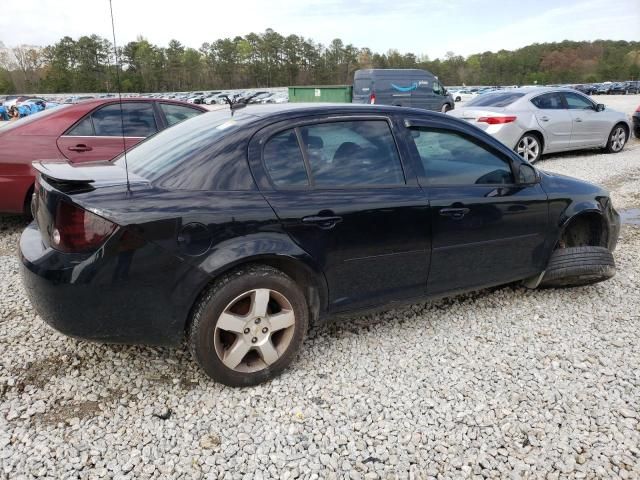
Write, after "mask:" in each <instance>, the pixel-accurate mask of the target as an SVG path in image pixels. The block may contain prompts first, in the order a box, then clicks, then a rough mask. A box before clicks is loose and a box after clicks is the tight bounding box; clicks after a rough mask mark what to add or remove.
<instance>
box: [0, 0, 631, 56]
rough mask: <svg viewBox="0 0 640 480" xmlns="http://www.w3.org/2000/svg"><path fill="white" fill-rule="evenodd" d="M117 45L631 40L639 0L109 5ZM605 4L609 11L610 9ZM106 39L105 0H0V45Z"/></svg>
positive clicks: (486, 45) (478, 46) (431, 45)
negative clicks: (268, 36)
mask: <svg viewBox="0 0 640 480" xmlns="http://www.w3.org/2000/svg"><path fill="white" fill-rule="evenodd" d="M112 2H113V10H114V16H115V26H116V38H117V42H118V44H119V45H122V44H125V43H127V42H129V41H132V40H135V39H136V38H137V37H138V36H143V37H144V38H146V39H147V40H149V41H151V42H152V43H155V44H157V45H161V46H166V45H167V43H168V42H169V40H170V39H172V38H175V39H177V40H179V41H180V42H181V43H182V44H184V45H186V46H189V47H194V48H199V47H200V46H201V45H202V43H204V42H212V41H214V40H216V39H218V38H223V37H235V36H236V35H246V34H247V33H250V32H263V31H264V30H266V29H267V28H272V29H274V30H275V31H277V32H278V33H281V34H283V35H289V34H297V35H301V36H304V37H305V38H311V39H313V40H314V41H316V42H321V43H323V44H325V45H326V44H328V43H329V42H331V40H333V39H334V38H341V39H342V40H343V41H344V43H345V44H349V43H351V44H353V45H354V46H356V47H359V48H361V47H369V48H371V49H372V50H373V51H376V52H386V51H388V50H389V49H397V50H399V51H400V52H401V53H407V52H412V53H415V54H416V55H428V56H429V58H431V59H433V58H436V57H443V56H444V55H445V54H446V52H449V51H452V52H454V53H456V54H459V55H464V56H467V55H470V54H472V53H479V52H484V51H488V50H489V51H497V50H501V49H507V50H514V49H517V48H519V47H523V46H525V45H529V44H531V43H535V42H538V43H542V42H553V41H562V40H565V39H568V40H595V39H610V40H638V41H640V0H555V1H554V0H534V1H528V2H525V1H522V0H233V1H229V0H181V1H179V2H174V1H171V2H169V1H167V0H164V1H161V0H112ZM612 7H614V8H612ZM92 33H96V34H98V35H100V36H102V37H106V38H109V39H111V38H112V37H111V18H110V16H109V0H2V1H1V3H0V41H2V42H4V44H5V45H6V46H15V45H20V44H28V45H40V46H43V45H48V44H51V43H54V42H56V41H57V40H59V39H60V38H62V37H63V36H65V35H68V36H70V37H72V38H76V39H77V38H78V37H80V36H82V35H89V34H92Z"/></svg>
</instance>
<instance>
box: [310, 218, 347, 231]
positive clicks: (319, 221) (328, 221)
mask: <svg viewBox="0 0 640 480" xmlns="http://www.w3.org/2000/svg"><path fill="white" fill-rule="evenodd" d="M341 221H342V217H339V216H323V215H313V216H310V217H303V219H302V222H303V223H308V224H313V225H317V226H318V227H320V228H322V229H323V230H330V229H332V228H333V227H335V226H336V225H337V224H338V223H340V222H341Z"/></svg>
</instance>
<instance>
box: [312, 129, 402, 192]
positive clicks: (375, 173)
mask: <svg viewBox="0 0 640 480" xmlns="http://www.w3.org/2000/svg"><path fill="white" fill-rule="evenodd" d="M300 133H301V136H302V140H303V142H304V147H305V149H306V152H307V156H308V159H309V165H310V167H311V175H312V177H313V181H314V184H315V185H317V186H332V187H333V186H347V185H399V184H404V183H405V180H404V174H403V172H402V167H401V165H400V158H399V157H398V150H397V148H396V144H395V142H394V140H393V135H392V134H391V130H390V128H389V124H388V123H387V122H385V121H381V120H366V121H365V120H363V121H353V122H332V123H322V124H316V125H308V126H306V127H302V128H301V129H300Z"/></svg>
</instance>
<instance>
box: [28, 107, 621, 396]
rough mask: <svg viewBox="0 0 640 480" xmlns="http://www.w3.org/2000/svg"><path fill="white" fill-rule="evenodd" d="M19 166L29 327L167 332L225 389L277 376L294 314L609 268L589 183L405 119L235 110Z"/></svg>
mask: <svg viewBox="0 0 640 480" xmlns="http://www.w3.org/2000/svg"><path fill="white" fill-rule="evenodd" d="M34 166H35V168H36V170H37V171H38V172H39V178H38V182H37V186H36V191H35V194H34V199H33V202H32V210H33V213H34V217H35V220H34V222H33V223H32V224H31V225H29V226H28V227H27V229H26V230H25V231H24V233H23V235H22V238H21V240H20V255H21V260H22V265H23V269H22V272H23V277H24V282H25V285H26V287H27V290H28V293H29V296H30V298H31V301H32V303H33V304H34V306H35V307H36V309H37V311H38V312H39V313H40V315H41V317H42V318H43V319H44V320H45V321H46V322H48V323H49V324H50V325H52V326H53V327H55V328H57V329H58V330H60V331H61V332H64V333H66V334H68V335H73V336H77V337H83V338H88V339H93V340H98V341H103V342H124V343H145V344H174V345H175V344H178V343H180V342H181V341H182V339H183V338H184V337H185V336H186V337H187V340H188V344H189V346H190V348H191V351H192V353H193V355H194V357H195V359H196V360H197V362H198V363H199V364H200V365H201V366H202V367H203V368H204V370H205V371H206V372H207V373H208V374H209V375H210V376H211V377H212V378H214V379H216V380H218V381H220V382H223V383H225V384H227V385H234V386H239V385H250V384H255V383H258V382H261V381H264V380H266V379H268V378H271V377H273V376H274V375H276V374H278V373H279V372H281V371H282V370H283V369H284V368H285V367H286V366H287V365H289V364H290V363H291V361H292V360H293V359H294V357H295V355H296V352H297V351H298V349H299V348H300V346H301V344H302V341H303V338H304V335H305V331H306V329H307V326H308V325H309V323H310V322H317V321H322V320H325V319H327V318H329V317H333V316H343V315H344V314H347V313H349V314H352V313H355V312H362V311H371V310H373V309H380V308H385V307H388V306H390V305H395V304H398V303H403V302H417V301H420V300H421V299H425V298H435V297H441V296H445V295H451V294H454V293H457V292H463V291H469V290H474V289H480V288H484V287H488V286H492V285H500V284H504V283H508V282H514V281H523V282H524V283H525V284H526V285H527V286H529V287H532V288H533V287H536V286H538V285H542V286H569V285H583V284H588V283H593V282H596V281H600V280H604V279H606V278H609V277H611V276H613V275H614V273H615V265H614V263H613V257H612V254H611V251H613V249H614V248H615V245H616V242H617V238H618V232H619V218H618V214H617V213H616V212H615V210H614V209H613V206H612V204H611V201H610V199H609V195H608V193H607V192H606V191H605V190H603V189H602V188H600V187H598V186H595V185H591V184H589V183H585V182H582V181H579V180H576V179H572V178H568V177H563V176H559V175H552V174H548V173H544V172H541V171H538V170H537V169H535V168H534V167H532V166H531V165H530V164H528V163H526V162H525V161H524V160H522V159H521V158H520V157H519V156H518V155H517V154H516V153H514V152H513V151H511V150H510V149H509V148H507V147H505V146H504V145H502V144H501V143H499V142H498V141H496V140H495V139H493V138H492V137H490V136H489V135H487V134H485V133H484V132H482V131H480V130H479V129H477V128H475V127H473V126H471V125H469V124H468V123H466V122H464V121H460V120H457V119H455V118H451V117H449V116H445V115H441V114H437V113H430V112H426V111H423V110H414V109H406V108H398V107H386V106H369V105H301V104H297V105H295V104H294V105H277V106H276V105H273V106H253V107H252V106H249V107H246V108H244V109H241V110H236V112H235V114H234V115H233V116H232V115H231V113H230V112H229V111H216V112H210V113H205V114H204V115H201V116H198V117H195V118H193V119H191V120H188V121H185V122H183V123H181V124H179V125H177V126H175V127H173V128H170V129H167V130H165V131H162V132H160V133H158V134H157V135H155V136H154V137H152V138H150V139H148V140H146V141H144V142H143V143H141V144H140V145H139V146H138V147H136V148H135V149H133V150H132V151H130V152H129V153H128V155H127V157H126V158H125V157H121V158H120V159H118V160H116V161H115V162H114V163H108V162H104V163H95V164H91V165H89V164H85V165H82V166H75V165H72V164H69V163H46V162H42V163H36V164H35V165H34ZM127 166H128V175H127V172H126V170H125V167H127Z"/></svg>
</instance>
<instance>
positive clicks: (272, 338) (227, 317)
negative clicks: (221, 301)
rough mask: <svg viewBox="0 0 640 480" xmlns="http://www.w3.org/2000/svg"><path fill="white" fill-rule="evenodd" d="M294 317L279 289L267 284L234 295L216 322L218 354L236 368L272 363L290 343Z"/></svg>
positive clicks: (251, 368)
mask: <svg viewBox="0 0 640 480" xmlns="http://www.w3.org/2000/svg"><path fill="white" fill-rule="evenodd" d="M295 323H296V318H295V314H294V311H293V307H292V306H291V303H290V302H289V300H287V298H286V297H285V296H284V295H282V294H281V293H279V292H277V291H275V290H271V289H268V288H258V289H255V290H250V291H247V292H245V293H243V294H241V295H239V296H238V297H236V298H235V299H233V300H232V301H231V302H230V303H229V304H228V305H227V306H226V307H225V309H224V310H223V312H222V314H221V315H220V317H219V318H218V321H217V322H216V327H215V331H214V347H215V351H216V354H217V355H218V358H219V359H220V360H221V361H222V363H224V364H225V365H226V366H227V367H228V368H230V369H231V370H234V371H237V372H244V373H249V372H257V371H260V370H263V369H265V368H267V367H269V366H270V365H273V364H274V363H275V362H276V361H278V359H279V358H280V357H281V356H282V355H283V354H284V353H285V352H286V350H287V348H288V347H289V345H290V344H291V340H292V338H293V333H294V330H295Z"/></svg>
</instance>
